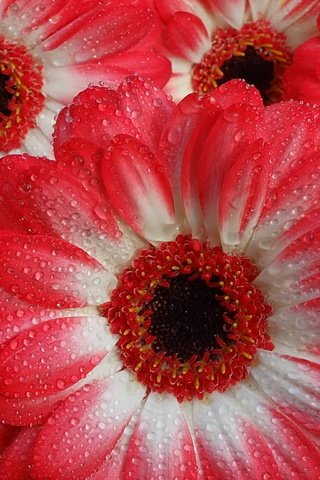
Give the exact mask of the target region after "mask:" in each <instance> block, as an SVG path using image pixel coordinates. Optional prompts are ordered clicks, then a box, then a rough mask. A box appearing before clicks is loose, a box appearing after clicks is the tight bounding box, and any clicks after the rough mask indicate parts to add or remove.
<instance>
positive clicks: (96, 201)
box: [0, 152, 136, 268]
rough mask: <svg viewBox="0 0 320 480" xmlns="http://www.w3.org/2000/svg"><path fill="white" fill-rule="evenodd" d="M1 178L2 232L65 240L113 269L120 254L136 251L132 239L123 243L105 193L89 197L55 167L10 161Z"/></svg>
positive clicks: (20, 159)
mask: <svg viewBox="0 0 320 480" xmlns="http://www.w3.org/2000/svg"><path fill="white" fill-rule="evenodd" d="M88 155H89V156H90V152H88ZM92 160H93V161H94V158H93V159H92ZM13 169H14V171H15V175H14V176H13V175H12V170H13ZM0 173H1V178H2V182H1V184H0V193H1V195H2V202H1V204H0V224H1V223H2V225H1V226H2V228H10V229H15V226H17V227H18V228H20V229H21V230H22V231H24V232H26V233H29V232H30V233H36V234H45V235H53V236H58V237H61V236H63V238H64V239H65V240H68V241H70V242H71V243H73V244H75V245H78V246H79V247H80V248H82V249H84V250H86V251H90V254H91V255H92V256H94V257H96V258H98V259H99V261H100V262H102V263H103V264H108V266H109V267H110V268H112V266H113V265H114V263H115V259H114V254H115V253H116V252H118V251H119V249H121V250H122V251H123V254H124V255H125V251H126V250H127V247H128V250H129V251H128V252H127V253H129V256H130V255H131V254H132V251H134V250H135V248H136V247H135V246H133V245H132V242H134V238H129V239H126V240H128V242H126V241H125V240H124V237H123V236H122V233H121V231H120V230H119V227H118V225H117V223H116V220H115V218H114V215H113V213H112V212H111V211H110V209H108V204H107V203H106V202H105V201H104V199H103V198H102V197H101V192H98V191H93V190H92V189H91V190H90V192H87V191H86V188H84V186H83V185H81V182H80V181H79V180H78V179H77V178H76V177H73V176H72V175H70V174H69V173H67V172H66V171H65V172H63V174H62V175H61V172H60V171H59V166H58V165H57V163H56V162H48V161H47V160H44V159H36V158H33V157H28V156H26V157H24V156H21V157H20V156H8V157H5V158H3V159H2V160H1V162H0ZM132 248H133V250H132Z"/></svg>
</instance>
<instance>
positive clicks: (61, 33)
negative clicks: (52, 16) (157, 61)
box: [37, 2, 158, 80]
mask: <svg viewBox="0 0 320 480" xmlns="http://www.w3.org/2000/svg"><path fill="white" fill-rule="evenodd" d="M76 9H77V10H78V12H77V11H76V10H75V8H74V9H73V18H72V21H71V22H70V21H69V22H68V23H66V24H65V25H63V26H62V28H59V29H57V30H56V31H55V32H54V33H53V32H52V33H51V34H50V36H47V38H46V39H44V41H43V42H42V44H41V47H40V48H39V49H38V50H39V51H37V54H38V55H39V56H40V57H41V55H42V56H43V57H44V58H45V60H46V62H48V60H50V59H51V61H52V64H53V65H56V66H57V67H60V66H63V65H72V64H75V63H83V64H85V63H88V64H90V63H95V62H97V61H98V60H99V59H100V58H103V57H105V56H107V55H114V54H117V53H121V52H123V51H125V50H127V49H130V48H132V47H134V46H136V45H137V44H139V43H141V42H142V41H143V42H146V41H147V40H149V41H150V40H151V38H152V37H156V36H157V35H158V33H157V31H158V25H157V23H158V22H157V17H156V15H155V14H154V12H153V11H152V10H150V9H144V8H139V7H133V6H128V5H121V3H120V5H119V6H117V7H114V5H109V4H105V5H103V4H99V3H98V4H97V3H96V2H95V3H93V2H91V8H90V4H89V7H88V6H86V5H85V6H81V4H80V6H79V3H78V4H77V7H76ZM79 10H80V11H79ZM84 37H85V38H86V41H85V42H84V41H83V38H84ZM97 80H98V79H97Z"/></svg>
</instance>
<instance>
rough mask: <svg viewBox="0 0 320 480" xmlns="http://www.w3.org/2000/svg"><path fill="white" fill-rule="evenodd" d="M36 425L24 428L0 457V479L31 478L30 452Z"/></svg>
mask: <svg viewBox="0 0 320 480" xmlns="http://www.w3.org/2000/svg"><path fill="white" fill-rule="evenodd" d="M38 433H39V428H38V427H32V428H24V429H23V430H21V432H20V433H19V434H18V436H17V437H16V439H15V441H14V442H12V443H11V445H10V446H9V447H8V448H7V449H6V450H5V451H4V453H3V456H2V457H1V459H0V471H1V480H32V479H33V476H32V464H31V454H32V450H33V447H34V442H35V440H36V438H37V435H38Z"/></svg>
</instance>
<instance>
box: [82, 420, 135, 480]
mask: <svg viewBox="0 0 320 480" xmlns="http://www.w3.org/2000/svg"><path fill="white" fill-rule="evenodd" d="M138 419H139V417H138V416H137V415H132V417H131V420H130V422H129V423H128V425H127V426H126V428H125V429H124V430H123V433H122V435H121V437H120V438H119V440H118V442H117V444H116V445H115V447H114V448H113V449H112V450H111V452H110V453H108V455H107V457H106V459H105V461H104V462H103V464H102V466H101V467H100V468H99V470H98V471H96V472H95V473H93V474H92V475H90V477H89V479H88V480H106V479H107V478H109V479H113V478H114V479H117V480H127V479H128V476H127V473H126V472H125V471H124V469H123V467H124V463H125V461H126V458H127V455H128V447H129V442H130V438H131V435H132V432H133V429H134V427H135V425H136V423H137V421H138ZM133 478H134V477H133Z"/></svg>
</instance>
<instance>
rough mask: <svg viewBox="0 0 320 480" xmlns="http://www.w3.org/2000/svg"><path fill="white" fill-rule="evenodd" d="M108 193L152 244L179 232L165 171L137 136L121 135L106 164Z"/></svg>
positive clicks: (113, 144) (114, 144)
mask: <svg viewBox="0 0 320 480" xmlns="http://www.w3.org/2000/svg"><path fill="white" fill-rule="evenodd" d="M102 176H103V181H104V185H105V189H106V192H107V194H108V196H109V198H110V200H111V202H112V205H113V207H114V208H115V210H116V211H117V212H118V214H119V215H120V216H121V217H122V218H123V219H124V220H125V221H126V222H127V223H128V224H129V225H130V226H131V227H132V228H133V229H134V230H135V231H136V232H137V233H138V234H141V235H142V236H143V237H144V238H146V239H148V240H150V241H164V240H166V239H168V238H169V239H171V238H173V237H174V236H175V234H176V233H177V228H176V224H175V218H174V209H173V200H172V193H171V189H170V186H169V182H168V179H167V178H166V176H165V171H164V168H163V167H162V166H161V164H160V162H159V161H158V160H157V159H156V158H155V157H154V156H153V154H152V153H151V152H150V151H149V150H148V148H147V147H146V146H144V145H143V144H142V143H140V142H139V141H137V140H135V139H134V138H133V137H129V136H125V135H118V136H117V137H115V138H114V139H113V141H112V142H111V144H110V146H109V149H108V152H107V155H106V156H105V158H104V159H103V163H102Z"/></svg>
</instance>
